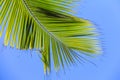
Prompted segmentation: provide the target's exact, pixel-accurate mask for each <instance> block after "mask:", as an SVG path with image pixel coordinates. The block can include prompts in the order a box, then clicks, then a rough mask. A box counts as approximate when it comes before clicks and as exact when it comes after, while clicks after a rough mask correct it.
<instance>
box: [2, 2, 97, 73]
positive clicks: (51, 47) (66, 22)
mask: <svg viewBox="0 0 120 80" xmlns="http://www.w3.org/2000/svg"><path fill="white" fill-rule="evenodd" d="M73 1H74V0H19V1H18V0H0V25H1V28H0V36H2V34H3V33H4V31H5V37H4V45H5V46H7V45H10V46H11V47H16V48H18V49H21V50H23V49H25V50H27V49H38V50H40V53H41V54H42V61H43V63H44V70H45V72H46V71H50V64H51V57H50V55H52V58H53V61H54V67H55V69H56V70H58V69H59V68H60V66H62V67H63V68H64V66H65V65H69V64H73V63H75V61H76V60H78V59H79V56H78V54H76V53H75V52H74V50H78V51H80V52H81V53H91V54H96V53H97V52H98V50H99V47H98V41H97V40H96V39H94V37H95V36H96V33H95V29H94V28H93V27H90V26H91V23H90V22H89V21H87V20H84V19H81V18H77V17H75V16H73V15H71V14H69V13H72V12H73V11H72V10H71V8H72V5H70V4H71V3H72V2H73Z"/></svg>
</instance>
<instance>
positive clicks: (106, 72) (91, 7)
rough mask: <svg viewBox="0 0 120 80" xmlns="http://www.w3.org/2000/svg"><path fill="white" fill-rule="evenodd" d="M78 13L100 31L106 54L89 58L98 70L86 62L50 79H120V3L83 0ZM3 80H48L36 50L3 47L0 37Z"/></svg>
mask: <svg viewBox="0 0 120 80" xmlns="http://www.w3.org/2000/svg"><path fill="white" fill-rule="evenodd" d="M75 10H76V11H77V14H76V16H79V17H82V18H85V19H88V20H91V21H92V22H93V23H94V24H95V25H96V27H97V28H98V30H99V32H100V33H101V37H100V38H101V40H102V41H103V42H102V45H103V52H104V54H103V55H101V56H99V57H97V58H94V59H91V58H90V59H89V60H91V61H92V62H94V63H95V64H96V65H97V67H96V66H94V65H92V64H90V63H89V62H85V63H83V64H79V65H78V66H71V67H70V68H69V69H66V74H65V73H64V72H62V71H61V72H58V73H57V74H56V73H55V72H52V74H51V75H50V76H48V80H120V47H119V46H120V36H119V34H120V1H119V0H81V3H80V6H78V7H77V8H75ZM118 49H119V50H118ZM31 54H32V56H31ZM0 80H46V78H45V77H44V74H43V65H42V62H41V61H40V59H39V58H38V56H37V54H36V51H19V50H16V49H13V48H10V47H4V46H3V38H1V39H0Z"/></svg>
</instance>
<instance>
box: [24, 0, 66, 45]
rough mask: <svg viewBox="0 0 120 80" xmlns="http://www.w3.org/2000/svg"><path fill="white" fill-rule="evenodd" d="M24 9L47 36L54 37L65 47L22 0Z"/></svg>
mask: <svg viewBox="0 0 120 80" xmlns="http://www.w3.org/2000/svg"><path fill="white" fill-rule="evenodd" d="M22 2H23V4H24V6H25V8H26V10H28V12H29V14H30V15H31V17H32V18H33V20H34V21H35V22H36V23H38V25H39V27H41V28H42V29H43V30H44V31H45V32H46V33H47V34H48V35H49V36H51V37H52V38H53V39H55V40H56V41H57V42H58V43H59V42H60V43H61V44H63V45H64V46H66V47H67V45H65V44H64V43H63V42H62V41H61V40H60V39H58V38H57V37H56V36H55V35H54V34H52V32H49V31H48V30H47V29H46V28H45V26H44V25H43V24H42V23H41V22H40V20H38V19H37V17H36V16H35V15H34V14H33V13H32V11H31V10H30V8H29V6H28V5H27V2H26V1H25V0H22Z"/></svg>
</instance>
